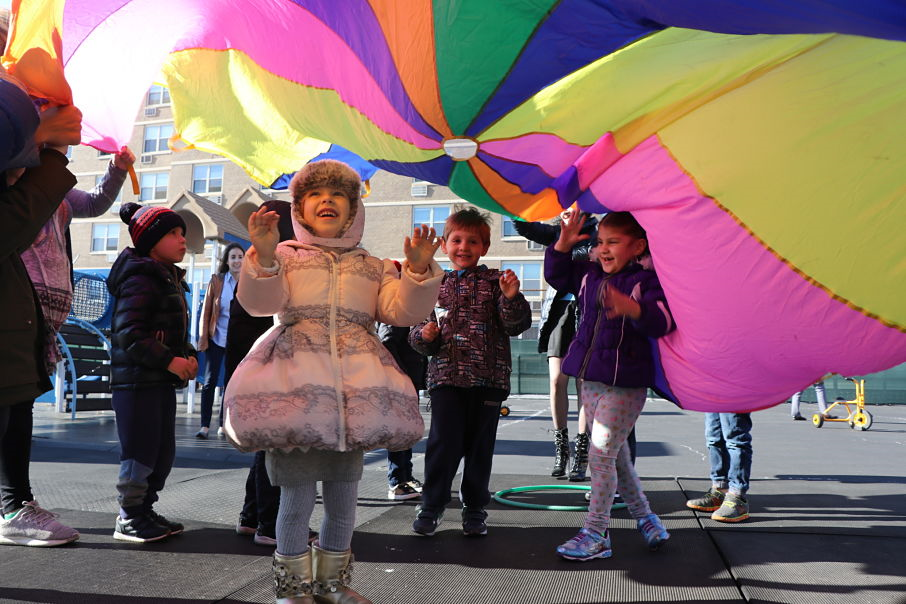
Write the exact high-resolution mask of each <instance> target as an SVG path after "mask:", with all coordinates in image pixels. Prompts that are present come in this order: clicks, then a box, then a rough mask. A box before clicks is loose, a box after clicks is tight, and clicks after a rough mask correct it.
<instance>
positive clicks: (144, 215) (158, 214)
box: [120, 202, 186, 256]
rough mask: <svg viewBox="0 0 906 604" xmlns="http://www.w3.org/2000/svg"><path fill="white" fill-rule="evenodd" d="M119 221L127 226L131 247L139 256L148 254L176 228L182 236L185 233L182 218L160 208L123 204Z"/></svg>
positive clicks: (169, 210)
mask: <svg viewBox="0 0 906 604" xmlns="http://www.w3.org/2000/svg"><path fill="white" fill-rule="evenodd" d="M120 220H122V221H123V222H125V223H126V224H128V225H129V236H130V237H132V245H134V246H135V251H136V252H137V253H138V254H139V255H141V256H147V255H148V254H150V253H151V248H153V247H154V246H155V245H157V242H158V241H160V240H161V239H163V237H164V235H166V234H167V233H169V232H170V231H172V230H173V229H175V228H176V227H182V232H183V234H185V232H186V221H185V220H183V219H182V216H180V215H179V214H177V213H176V212H174V211H173V210H171V209H169V208H162V207H160V206H143V205H141V204H137V203H132V202H129V203H124V204H123V205H122V206H121V207H120Z"/></svg>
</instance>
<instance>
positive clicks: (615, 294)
mask: <svg viewBox="0 0 906 604" xmlns="http://www.w3.org/2000/svg"><path fill="white" fill-rule="evenodd" d="M604 316H606V317H607V318H608V319H613V318H614V317H629V318H631V319H638V318H639V317H640V316H642V308H641V307H640V306H639V303H638V302H636V301H635V300H633V299H632V298H630V297H629V296H627V295H626V294H624V293H623V292H621V291H620V290H618V289H616V288H615V287H610V285H608V286H606V287H605V288H604Z"/></svg>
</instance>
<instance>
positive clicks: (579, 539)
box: [557, 528, 613, 562]
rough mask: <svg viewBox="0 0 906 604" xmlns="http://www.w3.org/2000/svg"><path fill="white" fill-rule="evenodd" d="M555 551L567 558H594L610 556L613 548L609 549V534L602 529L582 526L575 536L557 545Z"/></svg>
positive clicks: (582, 560) (583, 559) (581, 559)
mask: <svg viewBox="0 0 906 604" xmlns="http://www.w3.org/2000/svg"><path fill="white" fill-rule="evenodd" d="M557 553H558V554H560V555H561V556H563V557H564V558H566V559H567V560H579V561H581V562H584V561H586V560H593V559H594V558H610V556H612V555H613V550H611V549H610V535H609V534H607V531H604V534H603V535H602V534H601V533H599V532H598V531H595V530H592V529H588V528H582V529H580V530H579V532H578V533H577V534H576V536H575V537H573V538H572V539H570V540H569V541H567V542H566V543H564V544H563V545H559V546H557Z"/></svg>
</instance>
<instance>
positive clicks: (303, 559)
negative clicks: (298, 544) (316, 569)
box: [274, 549, 315, 604]
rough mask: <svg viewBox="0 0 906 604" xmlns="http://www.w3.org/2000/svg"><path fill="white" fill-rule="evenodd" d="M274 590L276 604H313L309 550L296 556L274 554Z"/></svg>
mask: <svg viewBox="0 0 906 604" xmlns="http://www.w3.org/2000/svg"><path fill="white" fill-rule="evenodd" d="M274 588H275V591H276V593H277V604H314V602H315V600H314V598H313V597H312V593H313V591H314V590H313V587H312V577H311V550H310V549H309V550H308V551H307V552H305V553H304V554H299V555H298V556H281V555H280V554H278V553H277V552H274Z"/></svg>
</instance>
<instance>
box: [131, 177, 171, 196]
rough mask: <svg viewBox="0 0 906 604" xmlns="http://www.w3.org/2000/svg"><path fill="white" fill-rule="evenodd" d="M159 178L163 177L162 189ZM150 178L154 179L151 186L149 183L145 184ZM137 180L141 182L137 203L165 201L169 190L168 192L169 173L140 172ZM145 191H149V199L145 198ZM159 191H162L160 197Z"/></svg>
mask: <svg viewBox="0 0 906 604" xmlns="http://www.w3.org/2000/svg"><path fill="white" fill-rule="evenodd" d="M160 177H163V178H164V180H165V182H164V184H163V187H161V184H160ZM151 178H153V179H154V183H153V184H151V183H150V182H147V181H148V180H150V179H151ZM139 180H140V181H141V185H140V188H139V193H138V200H139V201H166V200H167V195H168V194H169V190H170V173H169V172H142V175H141V177H140V179H139ZM145 189H149V190H150V191H151V196H150V197H145ZM161 189H163V196H162V197H161V196H159V193H160V190H161Z"/></svg>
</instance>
